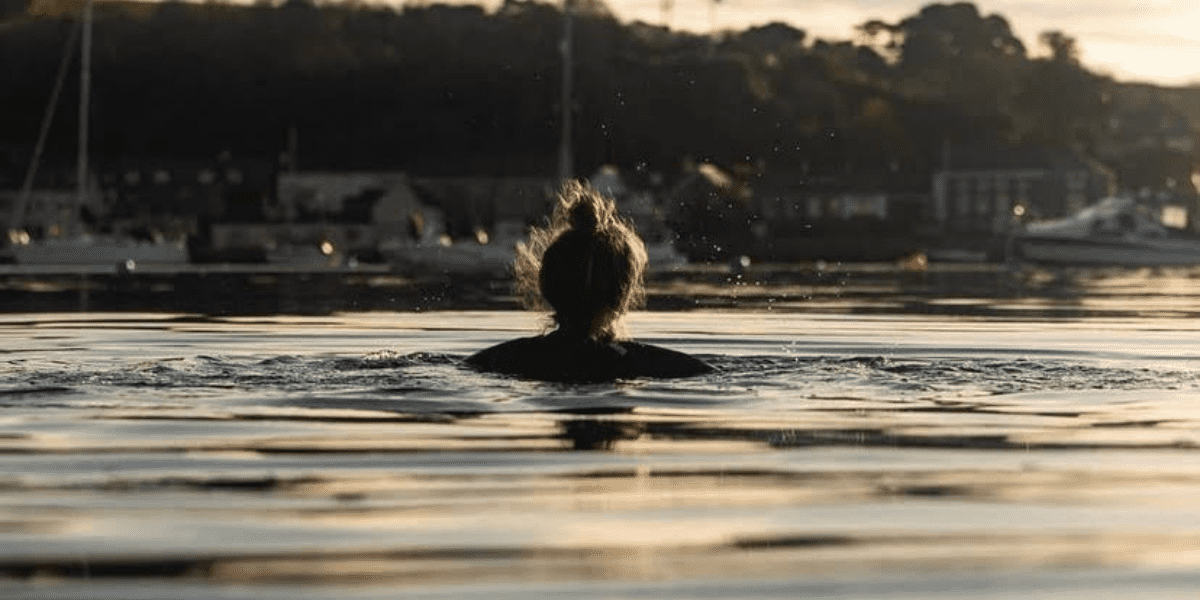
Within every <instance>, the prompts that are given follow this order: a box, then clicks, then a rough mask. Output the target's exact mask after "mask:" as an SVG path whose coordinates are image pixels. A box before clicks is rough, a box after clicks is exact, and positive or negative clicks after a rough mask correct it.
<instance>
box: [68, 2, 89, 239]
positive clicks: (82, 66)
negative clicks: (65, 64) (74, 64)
mask: <svg viewBox="0 0 1200 600" xmlns="http://www.w3.org/2000/svg"><path fill="white" fill-rule="evenodd" d="M93 1H94V0H87V2H86V3H85V4H84V6H83V41H82V42H81V44H80V46H81V48H80V55H79V165H78V172H77V174H76V177H77V183H78V188H77V189H76V194H75V204H76V206H75V217H74V218H73V219H72V220H71V226H72V228H75V227H77V224H78V222H79V211H80V209H82V208H83V207H84V206H85V204H86V201H87V188H88V116H89V113H90V112H91V111H89V110H88V104H89V102H90V101H91V92H92V3H93ZM71 233H78V232H76V231H72V232H71Z"/></svg>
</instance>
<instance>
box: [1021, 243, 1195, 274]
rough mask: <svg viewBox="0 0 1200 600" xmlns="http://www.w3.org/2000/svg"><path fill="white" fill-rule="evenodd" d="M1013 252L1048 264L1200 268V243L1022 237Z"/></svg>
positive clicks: (1030, 260) (1023, 257) (1026, 258)
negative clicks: (1198, 266)
mask: <svg viewBox="0 0 1200 600" xmlns="http://www.w3.org/2000/svg"><path fill="white" fill-rule="evenodd" d="M1014 246H1015V248H1014V250H1015V251H1016V253H1017V256H1018V257H1019V258H1021V259H1022V260H1026V261H1029V262H1037V263H1047V264H1066V265H1095V266H1125V267H1152V266H1180V265H1200V240H1196V239H1160V240H1132V241H1131V240H1124V239H1111V240H1104V239H1091V238H1070V237H1050V236H1021V237H1017V238H1016V239H1015V240H1014Z"/></svg>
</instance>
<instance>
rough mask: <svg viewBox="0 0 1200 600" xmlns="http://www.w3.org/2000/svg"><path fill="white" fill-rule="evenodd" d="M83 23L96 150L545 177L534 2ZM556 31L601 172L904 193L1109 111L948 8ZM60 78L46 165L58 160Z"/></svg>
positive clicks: (551, 88) (164, 9)
mask: <svg viewBox="0 0 1200 600" xmlns="http://www.w3.org/2000/svg"><path fill="white" fill-rule="evenodd" d="M69 1H70V2H73V3H74V4H63V3H58V4H54V3H53V2H45V1H42V2H38V3H33V4H31V5H30V7H31V8H27V9H26V12H25V14H23V15H17V16H11V15H10V16H9V17H8V18H7V21H6V22H4V23H3V25H2V26H3V27H4V31H3V35H0V56H3V57H5V60H3V61H0V90H4V92H3V95H4V106H5V118H4V119H0V142H4V143H6V144H7V145H8V146H9V147H22V148H27V147H31V146H32V144H33V142H34V140H35V139H36V137H37V132H38V127H39V122H40V120H41V114H42V111H43V110H44V108H45V105H46V102H47V98H48V96H49V93H50V90H51V88H52V87H53V81H54V78H55V74H56V72H57V70H58V62H59V59H60V57H61V56H62V52H63V47H64V44H65V42H66V40H68V39H69V38H70V35H71V29H72V28H73V27H76V22H77V17H76V16H75V15H76V14H77V12H78V8H79V6H80V5H81V4H80V2H79V0H69ZM592 5H593V7H595V6H599V4H598V3H596V2H594V1H593V2H592ZM35 8H36V11H37V14H33V13H32V11H33V10H34V9H35ZM54 12H58V13H60V14H59V15H54V14H52V13H54ZM0 18H2V17H0ZM94 31H95V33H94V43H93V48H94V51H93V59H92V60H93V86H94V88H93V95H92V99H93V102H92V109H91V111H92V112H91V114H92V123H93V147H92V151H93V152H94V153H95V154H96V155H97V156H99V157H113V158H115V157H137V156H172V157H178V158H185V157H196V158H207V157H212V156H215V155H217V154H218V153H220V152H223V151H227V152H230V153H232V154H233V155H234V156H243V157H247V156H253V157H271V158H273V157H276V156H278V155H279V154H280V153H282V152H284V151H286V150H287V147H288V139H289V131H291V130H294V131H295V135H296V140H297V147H298V156H299V163H300V166H301V167H302V168H310V169H317V168H323V169H335V168H371V169H377V168H387V169H404V170H408V171H411V172H414V173H418V174H423V175H444V174H445V175H448V174H457V175H468V174H469V175H553V174H554V173H555V169H556V163H557V150H558V143H559V130H560V122H561V114H562V111H563V110H564V107H563V106H561V105H560V92H559V89H560V84H561V77H562V52H561V43H562V32H563V14H562V13H561V10H560V8H559V7H558V5H557V3H556V4H555V5H550V4H543V3H538V2H526V1H521V0H506V2H505V3H504V4H503V5H502V6H501V7H500V8H499V9H498V10H497V11H496V12H494V13H487V12H485V11H483V10H482V9H479V8H477V7H469V6H468V7H461V6H460V7H450V6H440V5H431V6H429V5H427V6H416V7H408V8H404V9H402V10H397V9H392V8H388V7H384V6H375V5H372V6H367V5H357V4H352V3H344V4H327V5H320V6H318V5H313V4H310V3H307V2H304V1H295V0H291V1H289V2H287V3H286V4H282V5H278V6H273V5H269V4H256V5H253V6H245V5H229V4H219V3H209V4H185V3H181V2H165V3H161V4H145V3H125V4H122V3H108V2H105V3H100V4H97V11H96V20H95V30H94ZM574 38H575V46H574V48H575V52H574V57H575V66H576V69H575V86H574V103H573V105H572V106H570V107H566V108H569V109H570V110H572V111H573V113H572V114H573V116H574V122H575V136H574V143H573V148H574V154H575V157H576V158H575V160H576V164H575V169H576V172H577V173H590V172H591V171H592V170H594V169H595V168H596V167H598V166H599V165H602V164H606V163H611V164H616V165H619V166H622V167H624V168H626V169H627V170H632V171H641V172H646V171H666V172H670V171H671V170H673V169H676V168H678V166H679V165H680V164H682V163H683V162H684V161H685V160H688V159H690V160H692V161H701V160H709V161H715V162H717V163H720V164H724V165H737V164H750V165H754V167H755V168H759V169H761V168H766V169H787V170H790V171H793V172H798V173H804V174H805V175H806V176H807V177H810V178H811V179H812V181H814V182H818V183H822V182H823V183H822V184H823V185H828V186H834V187H836V186H845V187H859V188H861V187H864V186H871V187H877V188H881V189H914V190H916V189H920V190H924V189H927V188H928V185H929V173H930V172H931V170H932V169H933V167H934V165H936V164H937V162H938V161H939V160H940V155H941V152H942V149H943V147H944V146H945V144H946V143H947V142H967V141H973V140H993V141H1010V142H1021V143H1037V144H1042V145H1051V146H1056V147H1063V148H1071V149H1075V150H1078V151H1081V152H1085V153H1093V154H1094V153H1096V151H1097V150H1099V149H1100V148H1101V146H1102V145H1103V144H1104V143H1105V141H1106V139H1108V138H1110V137H1111V134H1112V129H1113V128H1112V117H1113V114H1114V111H1115V110H1118V106H1117V104H1118V101H1119V93H1118V92H1119V90H1118V87H1119V86H1117V84H1116V83H1115V82H1114V81H1112V80H1111V78H1109V77H1106V76H1103V75H1101V74H1097V73H1094V72H1091V71H1089V70H1088V69H1086V68H1085V67H1084V66H1083V65H1082V64H1081V63H1080V61H1079V57H1078V53H1077V49H1076V46H1075V42H1074V40H1073V39H1072V38H1071V37H1070V36H1068V35H1067V34H1064V33H1062V32H1047V33H1045V34H1043V35H1042V36H1041V38H1040V40H1041V43H1043V44H1044V45H1045V49H1046V52H1044V53H1039V54H1037V55H1036V56H1034V53H1031V52H1030V50H1029V49H1027V48H1025V46H1024V45H1023V44H1022V42H1021V41H1020V40H1019V39H1018V38H1017V37H1016V36H1015V35H1014V34H1013V32H1012V30H1011V28H1010V26H1009V24H1008V22H1007V21H1006V20H1005V19H1004V18H1003V17H1001V16H998V15H984V14H981V13H980V12H979V10H978V9H977V8H976V7H975V6H974V5H972V4H969V3H958V4H933V5H930V6H927V7H925V8H924V9H922V10H921V11H920V12H918V13H917V14H915V15H912V16H910V17H907V18H905V19H902V20H900V21H897V22H894V23H889V22H884V21H871V22H868V23H864V24H863V25H862V26H860V27H859V29H858V31H857V34H856V36H855V38H856V39H854V40H853V41H826V40H810V39H808V37H807V35H806V34H805V32H804V31H803V30H801V29H797V28H794V27H791V26H788V25H783V24H771V25H766V26H762V27H756V28H752V29H748V30H745V31H741V32H735V33H726V34H721V35H719V36H711V37H710V36H701V35H695V34H688V33H681V32H675V31H669V30H666V29H665V28H661V27H656V26H652V25H647V24H643V23H634V24H623V23H620V22H618V21H616V20H615V19H614V18H613V17H611V16H610V15H609V14H607V12H605V11H603V10H598V9H597V10H589V11H584V14H580V15H579V16H578V18H577V19H576V23H575V28H574ZM75 81H76V80H75V78H74V77H72V78H70V79H68V80H67V82H66V86H65V88H64V91H63V98H64V103H65V104H64V109H63V110H60V111H59V114H58V119H57V121H56V124H55V127H54V129H53V135H52V137H51V145H50V148H49V149H48V150H47V155H52V154H53V153H57V155H61V156H70V155H72V154H71V152H72V146H73V144H74V135H75V133H74V129H75V125H76V116H75V111H74V110H72V109H71V107H70V106H69V102H68V99H72V98H74V97H75V96H74V94H75V93H77V83H76V82H75ZM1106 136H1107V137H1106ZM1144 162H1153V161H1144ZM1194 162H1195V161H1194V160H1192V158H1191V157H1190V155H1189V156H1188V157H1186V158H1185V159H1182V160H1181V162H1180V165H1179V167H1178V168H1176V167H1175V166H1173V167H1171V169H1172V173H1171V175H1172V176H1178V177H1186V175H1182V174H1181V173H1179V172H1177V171H1180V170H1188V169H1191V166H1192V164H1194ZM1117 169H1118V171H1120V170H1121V167H1120V165H1117ZM1189 172H1190V171H1189ZM1143 175H1144V173H1143ZM1154 177H1158V175H1155V176H1153V177H1151V179H1153V178H1154ZM1163 177H1166V175H1165V174H1164V175H1163Z"/></svg>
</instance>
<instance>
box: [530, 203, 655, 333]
mask: <svg viewBox="0 0 1200 600" xmlns="http://www.w3.org/2000/svg"><path fill="white" fill-rule="evenodd" d="M516 271H517V283H518V287H519V288H521V291H522V292H524V296H525V298H526V299H527V301H531V302H530V303H531V304H533V305H534V306H537V305H539V304H540V303H539V302H538V300H539V299H540V300H542V301H544V303H545V304H547V305H549V307H550V309H551V310H553V311H554V314H553V319H554V322H555V324H557V325H558V328H559V330H560V331H563V332H564V333H568V334H571V335H579V336H581V337H588V338H592V339H597V340H606V341H607V340H611V339H613V338H615V337H618V336H619V334H620V333H621V331H620V320H621V317H622V316H623V315H624V314H625V313H626V312H628V311H629V310H630V309H632V308H634V307H635V306H636V305H637V304H638V303H639V302H641V300H642V297H643V288H642V279H643V277H644V276H645V272H646V245H645V244H644V243H643V242H642V239H641V238H640V237H638V235H637V233H636V232H635V231H634V229H633V226H632V225H630V224H629V223H628V222H626V221H625V220H624V219H622V218H620V217H619V216H618V215H617V209H616V206H615V205H614V204H613V201H612V200H611V199H609V198H606V197H604V196H603V195H601V194H600V193H599V192H597V191H596V190H594V189H592V188H591V187H590V186H587V185H586V184H582V183H579V182H576V181H570V182H567V183H566V184H564V185H563V188H562V190H561V191H560V192H559V196H558V204H557V205H556V206H555V208H554V214H553V216H552V217H551V219H550V224H549V225H548V226H547V227H544V228H540V229H535V230H534V231H533V232H531V234H530V241H529V243H527V244H522V246H521V248H520V252H519V253H518V260H517V264H516ZM539 297H540V298H539Z"/></svg>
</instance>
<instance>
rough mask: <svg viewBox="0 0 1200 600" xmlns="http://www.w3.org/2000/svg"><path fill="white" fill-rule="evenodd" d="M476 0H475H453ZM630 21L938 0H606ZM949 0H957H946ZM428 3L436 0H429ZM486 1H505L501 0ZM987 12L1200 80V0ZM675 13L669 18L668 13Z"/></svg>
mask: <svg viewBox="0 0 1200 600" xmlns="http://www.w3.org/2000/svg"><path fill="white" fill-rule="evenodd" d="M451 1H454V2H460V3H465V2H471V1H473V0H451ZM605 1H606V3H607V4H608V6H609V7H610V8H612V9H613V12H615V13H617V17H618V18H619V19H621V20H622V21H631V20H641V21H645V22H647V23H654V24H659V25H663V24H666V25H669V26H670V27H671V28H672V29H686V30H690V31H698V32H708V31H712V30H713V29H717V30H720V29H745V28H746V27H748V26H752V25H760V24H763V23H769V22H771V21H783V22H785V23H788V24H790V25H792V26H794V27H797V28H799V29H803V30H805V31H807V32H808V34H809V37H810V38H812V37H819V38H825V39H829V40H848V39H853V38H854V26H855V25H858V24H860V23H863V22H865V21H868V20H870V19H882V20H884V21H888V22H895V21H897V20H899V19H902V18H904V17H906V16H909V15H912V14H915V13H916V12H917V11H919V10H920V9H921V7H922V6H925V5H927V4H931V3H932V0H718V2H717V3H715V4H714V2H712V0H668V1H669V2H671V3H673V5H674V7H673V10H672V11H671V13H670V15H667V14H665V13H664V11H663V4H664V0H605ZM943 1H945V2H946V3H949V2H951V1H952V0H943ZM426 2H428V0H426ZM478 3H483V4H491V5H495V4H498V0H480V1H479V2H478ZM975 5H976V6H977V7H978V8H979V10H980V12H981V13H983V14H1000V15H1002V16H1004V17H1005V18H1007V19H1008V22H1009V25H1010V26H1011V27H1012V29H1013V31H1014V32H1015V33H1016V34H1017V36H1018V37H1020V38H1021V39H1022V40H1023V41H1024V42H1025V45H1026V47H1027V48H1028V49H1029V50H1030V52H1031V53H1034V54H1037V53H1040V52H1041V49H1040V46H1039V45H1038V43H1037V38H1038V34H1039V33H1041V32H1043V31H1047V30H1051V29H1058V30H1062V31H1063V32H1065V33H1066V34H1068V35H1070V36H1072V37H1074V38H1075V39H1076V40H1077V41H1078V46H1079V48H1080V50H1081V57H1082V59H1083V62H1084V64H1085V65H1087V66H1088V67H1089V68H1090V69H1092V70H1094V71H1100V72H1104V73H1108V74H1111V75H1113V76H1115V77H1117V78H1118V79H1120V80H1123V81H1146V82H1150V83H1157V84H1162V85H1183V84H1189V83H1200V1H1197V0H994V1H976V2H975ZM668 17H669V20H668Z"/></svg>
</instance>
